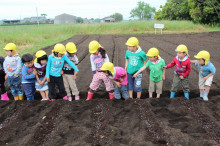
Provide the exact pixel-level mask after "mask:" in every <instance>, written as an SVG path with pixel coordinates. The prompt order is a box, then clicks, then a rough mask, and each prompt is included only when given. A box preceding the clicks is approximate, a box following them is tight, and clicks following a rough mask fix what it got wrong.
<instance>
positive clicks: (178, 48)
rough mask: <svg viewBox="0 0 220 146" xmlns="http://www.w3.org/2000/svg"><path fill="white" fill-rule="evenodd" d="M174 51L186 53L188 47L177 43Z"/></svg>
mask: <svg viewBox="0 0 220 146" xmlns="http://www.w3.org/2000/svg"><path fill="white" fill-rule="evenodd" d="M176 52H182V53H183V52H185V53H186V54H188V49H187V47H186V46H185V45H179V46H178V47H177V48H176Z"/></svg>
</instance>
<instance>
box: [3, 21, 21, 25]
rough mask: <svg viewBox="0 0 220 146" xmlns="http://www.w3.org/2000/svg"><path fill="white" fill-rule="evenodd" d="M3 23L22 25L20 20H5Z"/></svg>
mask: <svg viewBox="0 0 220 146" xmlns="http://www.w3.org/2000/svg"><path fill="white" fill-rule="evenodd" d="M3 23H5V24H15V23H21V21H20V20H3Z"/></svg>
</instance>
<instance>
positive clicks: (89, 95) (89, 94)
mask: <svg viewBox="0 0 220 146" xmlns="http://www.w3.org/2000/svg"><path fill="white" fill-rule="evenodd" d="M93 95H94V94H93V93H89V92H88V96H87V98H86V101H89V100H91V99H92V98H93Z"/></svg>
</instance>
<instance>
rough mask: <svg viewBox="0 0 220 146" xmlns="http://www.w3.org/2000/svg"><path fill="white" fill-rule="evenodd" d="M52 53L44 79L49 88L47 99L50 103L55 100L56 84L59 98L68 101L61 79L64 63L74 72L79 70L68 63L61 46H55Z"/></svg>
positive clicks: (70, 62) (63, 47)
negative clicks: (49, 99) (45, 78)
mask: <svg viewBox="0 0 220 146" xmlns="http://www.w3.org/2000/svg"><path fill="white" fill-rule="evenodd" d="M52 52H53V53H52V55H50V56H49V58H48V62H47V68H46V77H47V82H48V86H49V97H50V98H51V101H55V100H56V92H55V91H56V90H55V84H56V85H57V86H58V88H59V92H60V96H61V97H62V98H63V99H64V100H68V98H67V94H66V91H65V88H64V84H63V77H62V76H61V71H62V68H63V65H64V62H67V63H68V64H69V65H70V66H71V67H72V68H73V69H74V70H75V72H79V70H78V68H77V67H76V66H75V65H74V63H73V62H72V61H70V60H69V59H68V57H67V56H66V55H64V54H65V53H66V49H65V46H64V45H63V44H56V45H55V46H54V49H53V50H52Z"/></svg>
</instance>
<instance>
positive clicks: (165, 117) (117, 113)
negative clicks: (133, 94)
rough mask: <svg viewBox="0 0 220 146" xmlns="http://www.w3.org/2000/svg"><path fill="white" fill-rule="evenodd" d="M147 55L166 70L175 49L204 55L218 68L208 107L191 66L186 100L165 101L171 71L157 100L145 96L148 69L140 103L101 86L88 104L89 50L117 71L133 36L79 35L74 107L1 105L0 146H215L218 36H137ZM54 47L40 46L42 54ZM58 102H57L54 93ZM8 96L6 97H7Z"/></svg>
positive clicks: (219, 122)
mask: <svg viewBox="0 0 220 146" xmlns="http://www.w3.org/2000/svg"><path fill="white" fill-rule="evenodd" d="M135 36H136V37H138V39H139V41H140V46H141V47H142V49H143V50H144V51H145V52H147V50H148V49H149V48H151V47H157V48H158V49H159V51H160V56H161V57H162V58H163V59H164V60H165V61H166V63H167V64H168V63H169V62H171V60H172V59H173V58H174V57H175V56H176V52H175V48H176V47H177V46H178V45H179V44H185V45H186V46H187V47H188V49H189V55H190V58H191V59H194V58H193V56H194V55H196V54H197V53H198V52H199V51H201V50H208V51H209V52H210V54H211V62H212V63H213V64H214V65H215V67H216V68H217V73H216V75H215V77H214V81H213V85H212V87H211V91H210V94H209V101H208V102H204V101H203V100H202V99H201V98H200V97H199V89H198V70H197V68H196V67H195V66H194V65H192V71H191V73H190V76H189V79H190V89H191V92H190V100H186V99H185V98H184V97H183V92H182V90H181V87H180V88H179V92H178V93H177V95H176V96H177V97H176V98H174V99H172V100H171V99H169V92H170V91H169V90H170V88H171V84H172V79H173V71H174V68H173V69H169V70H167V72H166V80H165V81H164V86H163V94H162V96H161V98H160V99H156V98H154V99H149V98H148V92H147V90H148V86H149V71H148V70H147V71H146V72H144V77H143V94H142V97H141V99H139V100H138V99H133V100H131V99H129V100H128V101H124V100H112V101H110V100H108V94H107V93H106V92H105V86H104V85H103V84H102V85H101V86H100V88H99V89H98V91H97V92H96V93H95V96H94V100H91V101H88V102H86V101H85V99H86V96H87V91H88V88H89V84H90V82H91V80H92V72H91V65H90V59H89V56H90V54H89V51H88V44H89V42H90V41H92V40H97V41H99V42H100V44H101V45H102V46H104V48H105V49H106V51H107V53H108V56H109V58H110V61H111V62H113V63H114V65H115V66H122V67H124V64H125V59H124V56H125V52H126V50H127V48H126V46H125V42H126V40H127V39H128V38H129V37H131V35H77V36H74V37H72V38H70V39H68V40H65V41H63V42H62V43H63V44H66V43H67V42H69V41H73V42H74V43H75V44H76V45H77V48H78V54H77V55H78V58H79V62H80V63H79V70H80V73H79V76H78V78H77V80H76V83H77V86H78V89H79V91H80V96H81V100H80V101H73V102H69V101H64V100H62V99H59V100H56V101H55V102H53V103H52V102H49V101H43V102H41V101H40V98H41V97H40V94H39V93H36V95H35V98H36V100H34V101H30V102H29V101H26V100H25V101H16V102H15V101H13V100H10V101H9V102H6V101H0V145H34V146H39V145H83V146H85V145H132V146H133V145H190V146H191V145H192V146H194V145H220V74H219V73H218V68H219V67H220V58H219V56H218V55H220V52H219V51H220V32H209V33H198V34H165V35H149V34H148V35H146V34H144V35H135ZM53 47H54V46H49V47H46V48H43V50H45V51H46V52H47V53H48V54H50V53H51V50H52V49H53ZM57 95H58V98H59V94H57ZM9 96H10V98H11V99H12V96H11V94H10V91H9Z"/></svg>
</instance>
